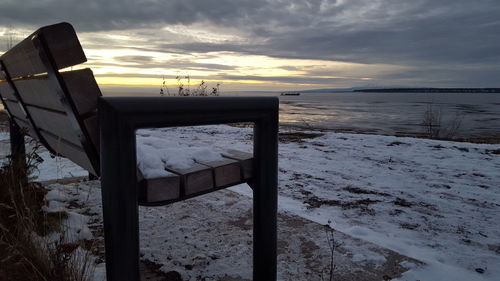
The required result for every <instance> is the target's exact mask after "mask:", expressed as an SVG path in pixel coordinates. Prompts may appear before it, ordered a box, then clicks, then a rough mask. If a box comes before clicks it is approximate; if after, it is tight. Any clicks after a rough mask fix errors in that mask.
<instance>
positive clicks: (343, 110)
mask: <svg viewBox="0 0 500 281" xmlns="http://www.w3.org/2000/svg"><path fill="white" fill-rule="evenodd" d="M254 95H271V94H270V93H266V94H264V93H254ZM276 95H277V94H276ZM279 98H280V122H281V123H283V124H291V125H299V126H312V127H320V128H327V129H335V130H347V131H362V132H372V133H379V134H389V135H395V134H402V135H419V134H422V133H423V132H424V130H425V128H424V126H422V123H423V119H424V114H425V112H426V111H427V110H428V108H429V105H430V104H432V107H433V110H435V111H436V110H437V111H440V112H441V117H442V118H441V124H442V125H443V127H446V126H448V124H451V123H453V122H456V121H457V120H460V121H461V122H460V123H461V125H460V128H459V129H458V131H457V134H456V137H500V94H495V93H361V92H356V93H353V92H344V93H305V94H304V93H303V94H301V95H300V96H280V97H279Z"/></svg>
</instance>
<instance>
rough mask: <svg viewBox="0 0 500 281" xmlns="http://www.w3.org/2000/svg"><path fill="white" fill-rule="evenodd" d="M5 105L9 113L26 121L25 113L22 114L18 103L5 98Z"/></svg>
mask: <svg viewBox="0 0 500 281" xmlns="http://www.w3.org/2000/svg"><path fill="white" fill-rule="evenodd" d="M5 105H6V106H7V108H8V109H9V112H10V114H12V115H13V116H15V117H17V118H19V119H22V120H24V121H26V122H28V119H26V115H25V114H24V111H23V109H22V108H21V105H20V104H19V103H17V102H12V101H9V100H5Z"/></svg>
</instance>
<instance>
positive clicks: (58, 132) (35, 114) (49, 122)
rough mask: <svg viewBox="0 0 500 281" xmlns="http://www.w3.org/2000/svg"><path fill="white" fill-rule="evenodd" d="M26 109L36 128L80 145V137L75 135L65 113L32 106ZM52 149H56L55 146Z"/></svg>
mask: <svg viewBox="0 0 500 281" xmlns="http://www.w3.org/2000/svg"><path fill="white" fill-rule="evenodd" d="M27 109H28V111H29V113H30V114H31V117H32V118H33V121H34V122H35V126H36V127H37V128H40V129H43V130H45V131H47V132H49V133H51V134H53V135H55V136H57V137H61V138H63V139H66V140H67V141H69V142H71V143H73V144H75V145H78V146H81V143H80V137H79V136H77V135H76V132H75V129H74V128H73V126H72V124H71V123H70V120H69V118H68V116H67V115H66V114H62V113H57V112H52V111H48V110H44V109H41V108H37V107H32V106H28V107H27ZM53 149H54V150H56V151H57V149H56V148H55V147H53Z"/></svg>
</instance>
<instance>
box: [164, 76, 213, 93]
mask: <svg viewBox="0 0 500 281" xmlns="http://www.w3.org/2000/svg"><path fill="white" fill-rule="evenodd" d="M175 79H176V81H177V86H176V87H177V91H176V93H175V92H170V90H169V88H168V85H167V84H166V80H165V77H163V82H162V86H161V88H160V96H165V95H167V96H179V97H188V96H201V97H206V96H218V95H219V94H220V83H217V84H216V85H215V87H211V88H212V89H211V90H209V87H208V84H207V82H206V81H205V80H201V82H200V84H199V85H197V86H196V88H194V89H192V88H191V77H190V76H189V75H186V76H180V75H177V76H176V77H175Z"/></svg>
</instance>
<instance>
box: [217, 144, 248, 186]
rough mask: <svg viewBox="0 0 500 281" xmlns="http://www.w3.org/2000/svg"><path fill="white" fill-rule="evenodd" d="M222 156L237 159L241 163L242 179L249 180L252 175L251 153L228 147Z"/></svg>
mask: <svg viewBox="0 0 500 281" xmlns="http://www.w3.org/2000/svg"><path fill="white" fill-rule="evenodd" d="M222 156H223V157H226V158H230V159H234V160H238V161H239V162H240V165H241V173H242V178H243V180H249V179H251V178H252V177H253V172H252V171H253V154H252V153H248V152H243V151H239V150H234V149H230V150H227V151H226V152H225V153H223V154H222Z"/></svg>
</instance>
